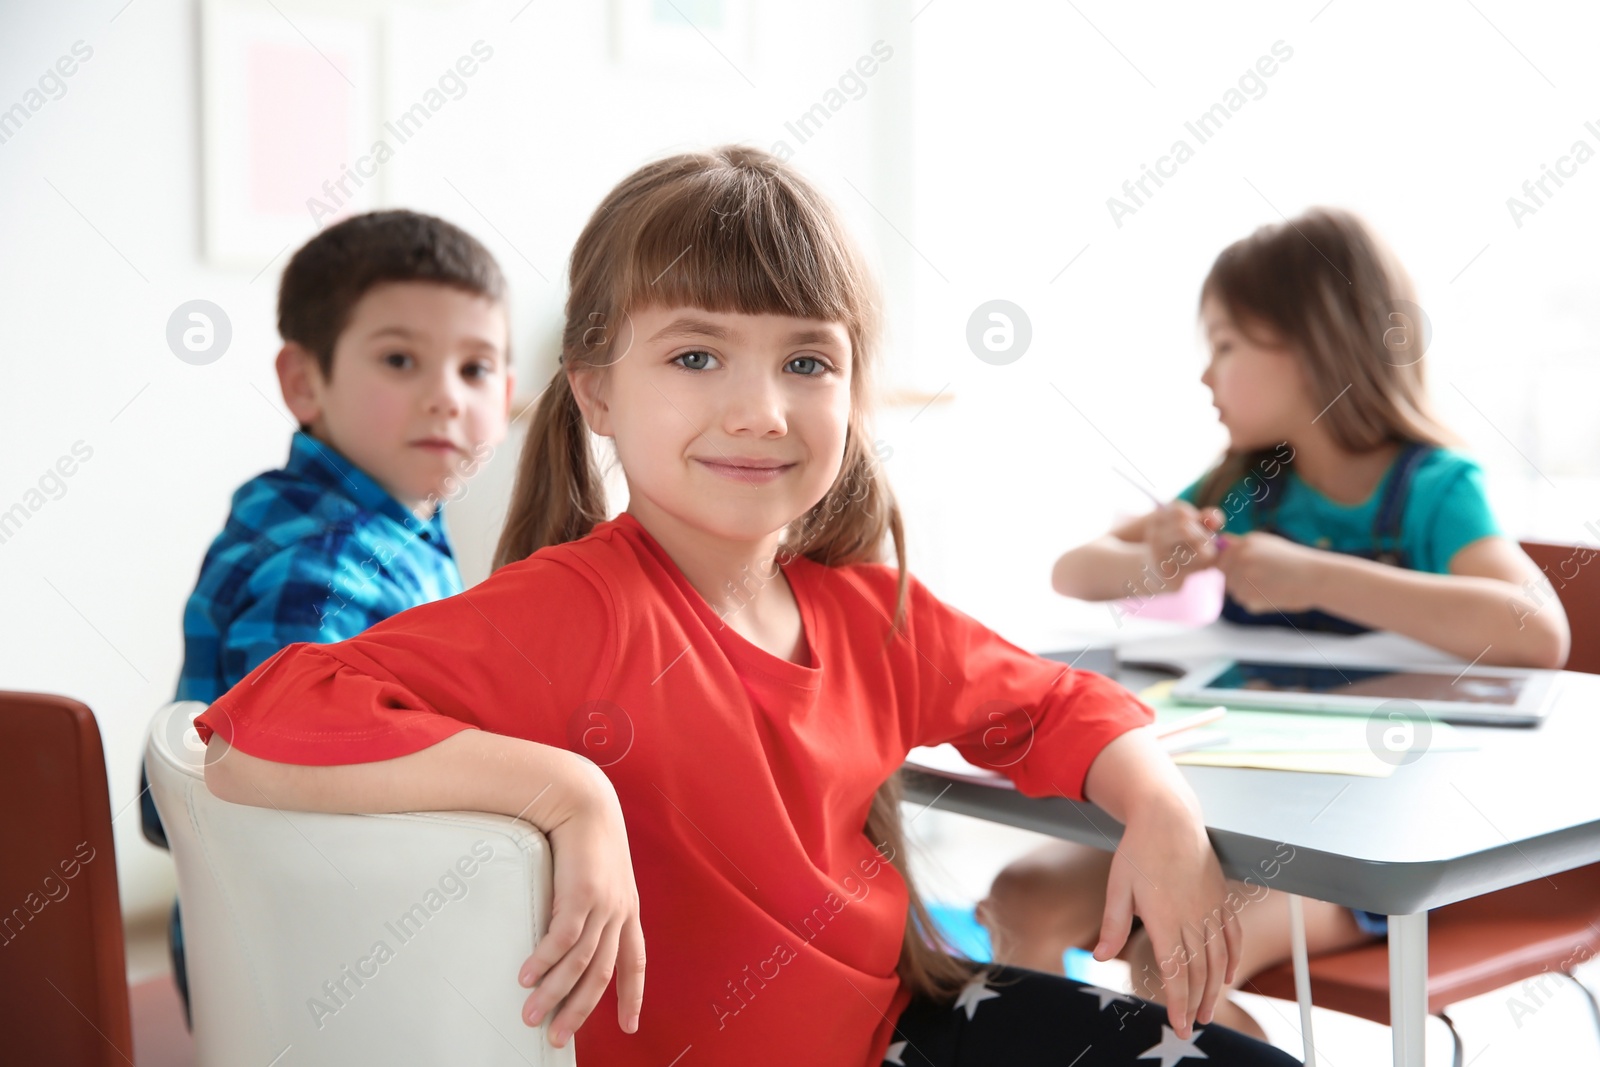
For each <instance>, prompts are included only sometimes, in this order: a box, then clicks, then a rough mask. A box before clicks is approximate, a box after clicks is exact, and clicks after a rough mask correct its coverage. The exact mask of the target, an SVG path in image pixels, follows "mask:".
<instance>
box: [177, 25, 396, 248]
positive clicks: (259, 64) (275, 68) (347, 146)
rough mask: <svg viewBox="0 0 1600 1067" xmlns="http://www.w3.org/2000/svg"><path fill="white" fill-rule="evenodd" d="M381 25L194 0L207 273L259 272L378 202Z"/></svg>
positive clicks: (380, 190) (380, 174) (380, 187)
mask: <svg viewBox="0 0 1600 1067" xmlns="http://www.w3.org/2000/svg"><path fill="white" fill-rule="evenodd" d="M380 31H381V19H380V16H378V15H377V14H375V13H374V14H366V13H358V14H352V15H341V14H326V13H323V12H321V11H317V10H312V9H308V8H305V7H301V6H296V5H295V4H293V3H289V2H287V0H278V2H277V3H276V4H272V3H267V2H266V0H203V2H202V4H201V8H200V50H201V68H200V80H201V102H200V111H201V136H200V145H201V160H202V163H201V166H202V185H203V191H204V196H203V199H204V205H205V206H204V220H203V226H202V232H203V235H204V237H203V242H204V247H205V256H206V258H207V260H209V261H210V262H211V263H213V264H215V265H217V266H225V267H237V268H241V269H250V270H261V269H265V267H266V266H268V265H270V263H271V262H272V261H273V260H275V259H276V258H277V257H278V256H279V255H280V254H282V253H283V252H284V251H285V250H287V249H288V248H289V247H290V246H292V245H297V244H299V243H301V242H303V241H304V240H305V239H306V238H307V237H309V236H310V235H311V234H312V233H314V232H316V231H317V230H318V229H321V228H322V227H323V226H326V225H328V224H329V223H330V222H335V221H337V220H338V219H341V218H344V217H346V216H348V215H352V214H356V213H359V212H361V211H367V210H370V209H372V208H374V207H377V206H379V205H380V204H382V203H383V184H384V173H383V171H384V167H383V163H384V162H385V161H386V159H387V155H388V154H392V149H390V150H389V152H388V153H386V152H384V151H383V150H382V149H381V148H380V144H379V142H380V139H381V132H382V131H381V117H380V103H379V102H380V93H381V90H380V78H379V73H380V68H379V65H380V62H381V51H382V46H381V40H382V34H381V32H380Z"/></svg>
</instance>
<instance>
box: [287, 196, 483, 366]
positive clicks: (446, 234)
mask: <svg viewBox="0 0 1600 1067" xmlns="http://www.w3.org/2000/svg"><path fill="white" fill-rule="evenodd" d="M383 282H433V283H435V284H438V285H448V286H451V287H452V288H456V289H461V290H463V291H465V292H468V293H475V294H477V295H478V296H483V297H487V298H488V299H490V300H493V301H494V302H496V303H503V302H504V301H505V298H506V280H505V277H504V276H503V275H502V274H501V273H500V265H499V264H498V263H496V262H495V258H494V256H492V255H490V254H489V250H488V249H487V248H485V247H483V245H481V244H479V243H478V241H477V239H476V238H474V237H473V236H472V235H471V234H469V233H467V232H466V231H465V230H462V229H460V228H458V227H456V226H453V225H451V224H450V223H448V222H446V221H444V220H443V219H438V218H434V217H433V216H432V215H422V214H419V213H417V212H415V211H369V212H367V213H366V214H364V215H356V216H353V217H351V218H348V219H345V220H344V221H343V222H339V223H335V224H334V225H332V226H329V227H328V228H327V229H325V230H323V231H322V232H321V233H319V234H317V235H316V236H315V237H313V238H312V239H311V240H309V241H307V242H306V243H305V244H304V245H302V246H301V247H300V249H299V251H297V252H295V254H294V256H293V257H292V258H291V259H290V260H289V265H288V266H287V267H285V268H284V270H283V280H282V281H281V282H280V283H279V284H278V333H279V334H280V335H282V337H283V339H284V340H285V341H293V342H294V343H296V344H298V345H300V346H301V347H302V348H304V349H306V350H307V351H308V352H310V353H311V354H312V355H313V356H314V357H316V360H317V369H318V370H320V371H321V372H322V376H323V378H324V379H331V378H332V377H333V349H334V346H335V345H336V344H337V343H338V340H339V335H340V334H341V333H343V332H344V328H345V327H346V326H348V325H349V324H350V314H351V312H352V311H353V310H354V309H355V306H356V304H357V303H358V302H359V301H360V300H361V298H362V297H363V296H365V295H366V294H367V290H369V289H371V288H372V287H373V286H375V285H379V284H381V283H383Z"/></svg>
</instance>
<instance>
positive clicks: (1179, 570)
mask: <svg viewBox="0 0 1600 1067" xmlns="http://www.w3.org/2000/svg"><path fill="white" fill-rule="evenodd" d="M1223 518H1224V517H1223V514H1222V512H1221V511H1219V510H1217V509H1216V508H1207V509H1206V510H1205V511H1203V512H1202V511H1200V510H1198V509H1197V508H1195V507H1194V506H1193V505H1191V504H1190V503H1189V502H1188V501H1186V500H1175V501H1173V502H1172V503H1171V504H1165V505H1163V506H1161V507H1159V508H1157V509H1156V510H1155V511H1153V512H1151V513H1150V516H1149V518H1148V519H1146V520H1145V537H1144V544H1145V566H1146V567H1147V568H1148V569H1149V571H1150V573H1152V574H1154V575H1156V576H1157V577H1159V578H1160V579H1161V581H1162V583H1163V584H1162V586H1161V589H1160V592H1163V593H1176V592H1177V591H1178V590H1179V589H1182V588H1183V583H1184V580H1185V579H1187V578H1188V577H1189V575H1191V574H1193V573H1194V572H1195V571H1203V570H1205V569H1206V568H1208V567H1213V566H1215V565H1216V563H1217V558H1218V556H1217V531H1218V530H1220V529H1222V523H1223Z"/></svg>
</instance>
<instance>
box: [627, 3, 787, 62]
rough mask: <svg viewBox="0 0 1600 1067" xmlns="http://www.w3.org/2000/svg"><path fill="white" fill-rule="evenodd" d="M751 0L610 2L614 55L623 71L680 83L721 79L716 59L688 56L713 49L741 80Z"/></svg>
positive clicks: (749, 31)
mask: <svg viewBox="0 0 1600 1067" xmlns="http://www.w3.org/2000/svg"><path fill="white" fill-rule="evenodd" d="M753 6H754V5H753V4H752V3H751V2H750V0H611V54H612V57H613V58H614V59H615V60H616V61H617V62H618V63H620V64H622V65H623V66H625V67H630V68H633V69H635V70H639V71H643V72H651V71H657V72H663V73H669V74H670V75H671V76H672V77H674V78H677V79H683V78H694V77H696V76H697V75H699V76H703V77H707V78H719V79H720V78H722V77H724V76H725V75H726V68H723V69H717V68H716V67H715V66H714V65H713V64H715V63H716V60H715V58H714V57H713V58H711V59H710V61H709V62H708V63H706V64H704V65H701V64H697V63H692V62H685V57H686V56H699V55H703V54H706V53H705V51H704V50H705V48H706V46H707V45H710V46H711V48H712V49H714V50H715V51H716V52H717V53H718V54H720V55H721V56H722V58H723V60H724V61H726V63H727V65H729V66H732V67H733V68H734V70H735V71H736V72H738V73H739V74H740V75H741V76H743V75H744V72H745V71H746V70H747V69H748V68H749V66H750V60H751V54H752V51H753V50H752V47H751V37H752V35H753V33H754V32H755V28H754V25H753V23H752V21H751V20H752V12H751V9H752V7H753Z"/></svg>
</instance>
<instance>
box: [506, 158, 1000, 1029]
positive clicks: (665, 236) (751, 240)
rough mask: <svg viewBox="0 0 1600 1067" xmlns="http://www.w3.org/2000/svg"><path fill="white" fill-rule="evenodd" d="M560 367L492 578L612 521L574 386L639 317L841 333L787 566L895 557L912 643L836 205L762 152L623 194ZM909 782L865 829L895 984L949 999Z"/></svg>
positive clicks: (577, 268)
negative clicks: (897, 928)
mask: <svg viewBox="0 0 1600 1067" xmlns="http://www.w3.org/2000/svg"><path fill="white" fill-rule="evenodd" d="M569 275H570V278H571V285H572V289H571V292H570V293H569V294H568V297H567V305H566V326H565V329H564V330H563V332H562V336H561V367H559V368H558V369H557V370H556V373H555V375H554V376H553V377H552V378H551V380H550V384H549V385H548V386H547V387H546V388H545V390H544V392H543V394H542V395H541V396H540V398H539V401H538V405H537V407H536V409H535V411H534V413H533V417H532V424H531V425H530V427H529V431H528V439H527V443H526V444H525V445H524V447H523V450H522V457H521V459H520V461H519V463H518V466H517V475H516V484H515V486H514V488H513V489H512V496H511V507H510V511H509V513H508V515H507V518H506V525H505V529H504V531H503V532H502V534H501V537H500V543H499V546H498V548H497V549H496V552H495V567H496V568H499V567H503V566H505V565H506V564H508V563H513V562H516V561H517V560H520V559H524V558H526V557H527V556H529V555H531V554H532V553H534V552H537V551H538V550H539V549H541V548H544V547H546V546H549V545H557V544H562V543H564V542H567V541H573V540H576V539H578V538H581V537H583V536H585V535H586V534H588V533H589V532H590V530H592V529H593V528H594V526H595V525H596V524H597V523H599V522H601V521H603V520H604V519H605V518H606V516H607V508H606V496H605V486H604V480H603V478H602V475H601V471H600V469H599V467H598V464H597V463H596V462H595V459H594V455H593V452H592V450H591V435H590V433H589V431H588V428H587V426H586V425H585V423H584V421H583V415H582V412H581V410H580V409H579V407H578V401H577V398H576V397H575V396H574V395H573V391H572V386H571V383H570V381H569V380H568V377H567V374H568V371H569V370H570V371H571V372H572V373H576V374H603V373H606V370H605V368H606V367H608V366H609V365H610V364H611V363H613V362H615V361H616V360H617V359H620V358H621V357H622V354H623V352H625V351H626V350H625V348H624V349H623V351H622V352H618V351H615V349H616V348H618V347H619V345H618V342H619V338H620V339H626V340H627V342H628V343H631V330H630V329H628V328H627V327H626V320H627V316H628V314H629V312H631V311H634V310H637V309H639V308H643V307H667V308H673V307H697V308H701V309H704V310H706V311H712V312H737V313H743V314H752V315H754V314H779V315H789V316H794V317H796V318H810V319H820V320H823V321H827V322H838V323H841V324H842V325H843V326H844V327H845V329H846V331H847V332H848V334H849V337H850V344H851V350H852V353H853V355H852V359H853V369H852V374H851V382H850V390H851V404H850V416H849V422H848V426H847V433H846V438H845V449H844V458H843V462H842V463H841V465H840V470H839V474H838V477H837V478H836V479H835V481H834V484H833V485H832V486H831V487H830V489H829V490H828V492H827V494H826V495H824V496H823V498H822V499H821V500H820V501H818V503H817V504H816V505H815V506H814V507H813V508H812V509H811V510H810V511H809V512H808V513H807V514H805V515H804V516H801V517H799V518H798V519H796V520H795V521H794V522H792V523H790V524H789V526H788V527H787V528H786V529H785V531H784V536H783V538H782V542H781V545H780V548H779V556H780V557H787V558H792V557H793V556H796V555H803V556H805V557H806V558H807V559H810V560H813V561H815V562H817V563H820V564H823V565H825V566H830V567H831V566H840V565H843V564H849V563H858V562H879V561H881V559H882V555H883V546H884V541H885V539H886V538H888V539H891V540H892V541H893V544H894V556H895V562H896V564H897V566H898V569H899V583H898V589H897V594H896V599H895V611H894V621H893V624H892V626H891V633H890V636H889V639H891V640H892V639H894V638H895V637H897V636H903V635H902V633H901V628H902V626H903V624H904V619H905V600H906V588H907V581H908V574H907V572H906V553H905V531H904V528H903V526H902V523H901V519H900V509H899V507H898V506H897V505H896V503H895V499H894V494H893V493H892V492H891V490H890V488H889V485H888V483H887V481H886V480H885V479H884V477H883V474H882V472H881V471H880V470H879V469H878V466H877V464H876V462H875V457H874V455H873V452H872V449H871V447H870V442H869V440H868V437H867V407H868V405H867V400H868V398H869V396H870V379H871V371H872V369H873V367H874V365H875V363H876V360H877V355H878V339H879V332H880V319H879V305H878V296H877V289H876V286H875V285H874V283H873V280H872V277H871V275H870V272H869V271H868V270H867V268H866V265H865V262H864V261H863V259H862V258H861V255H860V253H859V252H858V251H857V249H856V248H855V246H854V244H853V243H852V242H851V240H850V238H849V236H848V235H847V234H846V232H845V230H844V228H843V226H842V225H841V224H840V222H839V220H838V218H837V216H836V215H835V213H834V210H833V207H832V205H830V204H829V203H828V201H827V200H826V199H825V198H824V197H823V196H822V195H821V194H820V193H818V192H817V190H816V189H814V188H813V187H812V186H811V185H810V184H809V183H808V182H807V181H805V179H803V178H802V177H801V176H800V175H799V174H798V173H797V172H796V171H794V170H793V169H792V168H790V167H788V166H787V165H785V164H784V163H783V162H781V161H780V160H778V159H777V158H775V157H774V156H772V155H770V154H769V153H767V152H763V151H761V150H760V149H757V148H749V147H744V146H724V147H720V148H714V149H711V150H710V151H706V152H691V153H685V154H682V155H675V156H671V157H669V158H667V159H662V160H659V161H657V162H655V163H650V164H648V165H646V166H644V167H641V168H639V169H638V170H637V171H635V172H634V173H632V174H630V175H629V176H628V177H627V178H625V179H623V181H622V182H621V184H619V185H618V186H617V187H616V188H615V189H613V190H612V191H611V193H610V195H608V196H607V197H606V198H605V200H603V201H602V202H601V203H600V206H599V207H598V208H596V209H595V212H594V214H593V215H592V216H591V217H590V219H589V221H588V223H587V225H585V226H584V228H583V232H582V233H581V234H580V235H579V236H578V241H577V244H576V245H575V246H574V247H573V250H572V261H571V265H570V269H569ZM899 797H900V782H899V778H898V775H896V776H895V777H892V778H891V779H890V780H889V781H888V782H886V783H885V784H884V786H883V787H882V788H881V789H879V791H878V793H877V795H876V796H875V797H874V799H873V803H872V808H871V812H870V814H869V815H868V817H867V821H866V825H865V827H864V830H865V833H866V834H867V836H868V837H869V838H870V840H871V842H872V844H874V845H875V846H878V847H879V849H880V850H881V851H882V852H884V853H885V854H886V855H887V857H888V858H889V860H890V861H891V862H892V863H893V864H894V865H895V867H896V868H897V869H898V870H899V871H900V874H901V876H902V877H903V878H904V880H905V883H906V888H907V891H908V893H909V896H910V911H909V913H908V915H907V920H906V934H905V939H904V942H903V946H902V948H901V954H900V963H899V967H898V970H899V974H900V977H901V979H902V980H903V981H905V982H906V984H907V985H908V986H910V987H911V988H912V989H913V990H914V991H916V992H919V993H922V994H923V995H926V996H931V997H934V998H936V999H948V998H949V997H951V996H953V994H954V992H955V991H956V990H957V989H959V988H960V987H961V985H962V984H964V983H965V981H966V980H967V979H968V978H970V976H971V974H972V965H971V963H970V961H965V960H962V959H960V958H958V957H955V956H954V955H953V954H952V953H951V952H950V951H949V946H948V945H945V944H943V943H941V942H940V939H939V935H938V930H937V927H936V926H935V925H934V923H933V921H932V919H931V917H930V916H929V914H928V911H927V908H926V906H925V905H924V904H923V901H922V898H921V896H920V894H919V893H918V892H917V889H916V887H915V885H914V884H913V883H912V879H911V871H910V867H909V864H908V863H907V857H906V849H905V834H904V828H903V826H902V825H901V818H900V805H899Z"/></svg>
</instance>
